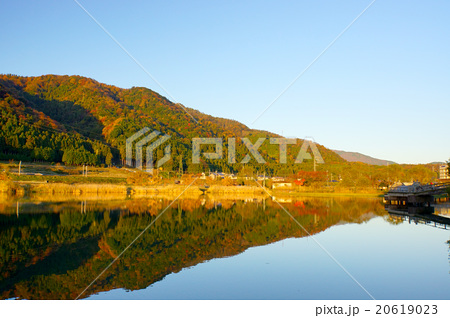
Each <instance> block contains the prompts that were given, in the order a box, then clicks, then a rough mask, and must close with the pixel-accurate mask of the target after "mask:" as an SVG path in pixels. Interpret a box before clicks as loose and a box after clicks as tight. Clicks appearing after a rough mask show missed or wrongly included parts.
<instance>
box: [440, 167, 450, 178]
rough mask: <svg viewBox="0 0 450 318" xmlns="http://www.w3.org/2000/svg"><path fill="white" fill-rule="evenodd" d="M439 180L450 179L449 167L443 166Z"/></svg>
mask: <svg viewBox="0 0 450 318" xmlns="http://www.w3.org/2000/svg"><path fill="white" fill-rule="evenodd" d="M439 179H441V180H445V179H450V175H449V174H448V165H441V166H440V167H439Z"/></svg>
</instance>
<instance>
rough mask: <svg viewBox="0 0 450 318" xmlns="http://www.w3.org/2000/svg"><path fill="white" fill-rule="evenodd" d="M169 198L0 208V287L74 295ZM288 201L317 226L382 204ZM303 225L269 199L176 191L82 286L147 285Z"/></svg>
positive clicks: (34, 294)
mask: <svg viewBox="0 0 450 318" xmlns="http://www.w3.org/2000/svg"><path fill="white" fill-rule="evenodd" d="M169 203H170V202H169V201H167V200H160V199H142V200H133V201H131V200H129V201H121V202H108V203H105V204H104V206H100V205H98V204H95V203H88V204H87V210H86V213H80V209H79V207H80V206H79V204H76V203H69V204H67V205H61V204H55V205H52V206H46V207H47V208H48V209H47V210H48V211H52V212H51V213H40V214H36V213H25V212H22V213H23V214H21V215H20V217H19V218H17V217H16V215H15V214H7V215H0V270H1V273H2V274H1V275H2V276H1V278H0V293H1V297H2V298H9V297H20V298H37V299H42V298H44V299H53V298H62V299H67V298H74V297H76V296H77V295H78V293H79V292H81V291H82V290H83V289H84V288H85V287H86V286H87V285H88V284H89V283H90V282H91V281H92V280H93V279H94V278H95V277H96V276H97V275H98V273H100V272H101V271H102V270H103V269H104V268H105V267H106V265H108V264H109V262H110V261H111V260H112V259H113V258H114V257H115V256H117V255H118V254H119V253H120V252H121V251H122V250H123V249H124V248H125V247H126V246H127V245H128V244H129V243H130V242H131V241H132V240H133V239H134V238H135V237H136V236H137V235H138V234H139V233H140V232H141V231H142V230H143V229H145V227H146V226H147V225H148V224H149V223H150V222H152V220H154V218H155V215H157V213H158V212H159V211H161V210H162V209H163V208H165V207H166V206H167V205H168V204H169ZM282 205H283V207H284V208H285V209H286V210H288V211H289V213H291V214H292V215H293V216H294V217H295V218H296V219H297V220H298V221H299V222H300V223H301V224H302V225H303V226H304V227H305V229H306V230H307V231H308V232H310V233H311V234H314V233H318V232H320V231H323V230H325V229H327V228H328V227H330V226H332V225H334V224H337V223H340V222H358V223H359V222H364V221H366V220H368V219H370V218H371V217H373V216H374V215H381V214H383V213H384V209H383V206H382V204H381V202H380V201H379V200H378V199H349V198H342V199H338V198H336V199H320V198H308V199H297V200H294V201H293V202H291V203H283V204H282ZM29 208H30V209H31V210H33V209H34V208H33V207H29ZM41 208H42V206H41ZM24 209H25V210H26V207H25V208H24ZM305 235H306V234H305V233H304V232H303V231H302V230H301V229H300V227H299V226H298V225H297V224H295V222H293V220H291V219H290V217H288V216H287V215H286V213H285V212H284V211H283V210H281V209H280V208H279V206H278V204H277V203H275V202H272V201H271V200H267V201H266V202H264V201H262V200H260V201H253V202H245V201H223V202H217V201H216V202H213V201H210V200H209V201H208V200H206V201H204V202H202V201H199V200H187V199H184V200H179V201H178V202H176V203H174V204H173V205H172V206H171V208H170V209H168V210H167V212H166V213H165V214H164V215H163V216H162V217H161V218H159V219H158V220H157V221H156V222H155V224H154V225H153V226H152V227H150V228H149V230H148V231H147V232H146V233H145V234H143V235H142V237H141V238H140V239H139V240H137V241H136V243H135V244H134V245H133V246H132V247H131V248H130V249H129V250H127V252H126V253H124V255H123V256H122V257H121V258H120V259H119V260H118V261H117V262H116V263H115V264H114V265H113V266H112V267H111V268H110V269H109V270H108V271H107V272H106V273H105V274H104V275H103V276H102V277H101V278H100V279H99V280H98V281H97V282H96V283H95V284H94V285H93V286H92V288H91V289H90V290H89V291H88V292H87V293H88V294H86V295H84V296H88V295H89V294H91V293H93V292H99V291H104V290H110V289H113V288H126V289H130V290H134V289H141V288H145V287H147V286H149V285H150V284H152V283H154V282H156V281H158V280H161V279H162V278H163V277H164V276H166V275H167V274H170V273H171V272H178V271H180V270H181V269H183V268H185V267H188V266H192V265H195V264H198V263H200V262H203V261H205V260H209V259H212V258H218V257H225V256H230V255H236V254H238V253H241V252H242V251H244V250H245V249H247V248H248V247H251V246H258V245H264V244H268V243H271V242H275V241H278V240H282V239H285V238H288V237H303V236H305Z"/></svg>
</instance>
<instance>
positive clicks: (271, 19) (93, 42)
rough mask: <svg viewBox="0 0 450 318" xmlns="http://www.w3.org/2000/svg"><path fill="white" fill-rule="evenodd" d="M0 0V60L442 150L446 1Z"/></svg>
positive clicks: (396, 150) (323, 135)
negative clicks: (89, 14) (82, 7)
mask: <svg viewBox="0 0 450 318" xmlns="http://www.w3.org/2000/svg"><path fill="white" fill-rule="evenodd" d="M79 2H80V3H81V4H82V5H83V6H84V7H85V8H86V9H87V10H88V11H89V12H90V13H91V14H92V16H94V17H95V18H96V19H97V20H98V21H99V22H100V23H101V24H102V25H103V26H104V27H105V28H106V29H107V30H108V31H109V32H110V33H111V34H112V35H113V36H114V37H115V38H116V39H117V40H118V41H119V42H120V43H121V44H122V45H123V47H125V48H126V49H127V50H128V51H129V52H130V53H131V54H132V55H133V56H134V57H135V58H136V59H137V60H138V61H139V62H140V63H141V64H142V65H143V66H144V67H145V68H146V69H147V70H148V71H149V72H150V73H151V74H152V76H153V77H154V78H155V79H156V80H157V81H158V82H159V83H160V84H161V85H162V86H163V87H164V89H163V88H161V87H160V86H159V85H158V84H157V83H156V82H155V81H153V80H152V79H151V78H150V77H149V76H148V75H147V74H146V73H145V72H144V71H143V70H142V69H141V68H140V67H139V66H138V65H136V63H135V62H134V61H133V60H132V59H130V58H129V57H128V56H127V54H126V53H125V52H124V51H123V50H122V49H121V48H120V47H119V46H118V45H117V44H116V43H114V41H112V40H111V38H109V37H108V35H107V34H105V32H104V31H103V30H102V29H101V28H100V27H99V26H98V25H97V24H95V22H93V21H92V19H91V18H90V17H89V16H88V15H87V14H86V13H85V12H84V11H83V10H82V9H81V8H80V7H79V6H78V5H77V4H76V3H75V2H74V1H71V0H65V1H62V0H58V1H56V0H54V1H48V0H41V1H21V0H15V1H6V0H0V12H1V25H2V31H1V32H0V41H1V42H0V43H2V49H1V50H0V73H4V74H5V73H12V74H17V75H23V76H38V75H42V74H68V75H74V74H76V75H82V76H88V77H92V78H94V79H96V80H98V81H99V82H103V83H107V84H112V85H116V86H119V87H123V88H129V87H132V86H145V87H148V88H150V89H153V90H155V91H157V92H158V93H160V94H161V95H164V96H166V97H168V98H169V99H171V100H172V101H174V102H180V103H182V104H184V105H186V106H188V107H192V108H196V109H198V110H200V111H202V112H204V113H208V114H211V115H214V116H219V117H225V118H232V119H236V120H238V121H240V122H242V123H244V124H246V125H248V126H249V127H251V128H257V129H264V130H269V131H272V132H275V133H279V134H282V135H284V136H289V137H292V136H296V137H300V138H303V137H305V136H312V137H314V139H315V140H316V142H318V143H320V144H323V145H325V146H327V147H329V148H332V149H341V150H347V151H357V152H361V153H364V154H367V155H371V156H374V157H377V158H381V159H389V160H393V161H396V162H399V163H426V162H431V161H444V160H448V159H449V158H450V138H449V137H450V133H449V125H448V122H449V119H450V89H449V87H450V54H449V49H450V41H449V39H450V22H449V19H448V14H449V13H450V2H449V1H444V0H441V1H412V0H408V1H407V0H398V1H387V0H377V1H376V2H375V3H374V4H373V5H372V6H371V7H370V8H369V9H368V10H367V11H366V12H365V14H364V15H362V16H361V17H360V18H359V19H358V20H357V21H356V22H355V23H354V24H353V25H352V27H351V28H350V29H348V31H347V32H345V33H344V34H343V35H342V36H341V37H340V38H339V39H338V40H337V41H336V42H335V44H334V45H333V46H332V47H331V48H330V49H328V50H327V51H326V52H325V54H324V55H323V56H321V58H320V59H318V60H317V62H316V63H315V64H313V65H312V66H311V67H310V68H309V69H308V71H307V72H305V73H304V74H303V76H302V77H300V78H299V79H298V80H297V81H296V82H295V84H294V85H293V86H292V87H291V88H290V89H288V90H287V91H286V93H285V94H283V95H282V96H281V97H280V98H279V99H278V100H277V101H276V102H275V103H274V104H273V105H272V107H271V108H270V109H269V110H268V111H267V112H265V113H264V115H263V116H261V117H260V118H259V119H258V120H257V121H256V122H254V120H255V118H256V117H257V116H258V115H259V114H260V113H261V111H263V110H264V109H265V108H266V107H267V106H268V105H269V104H270V103H271V102H272V101H273V100H274V99H275V98H276V97H277V96H278V95H279V94H280V93H281V92H282V91H283V90H284V89H285V88H286V87H287V85H288V84H289V83H290V82H291V81H292V80H293V79H294V78H296V77H297V76H298V75H299V74H300V72H301V71H302V70H303V69H305V67H306V66H307V65H308V64H309V63H310V62H311V61H313V60H314V59H315V58H316V57H317V56H318V55H319V53H320V52H321V51H322V50H323V49H324V48H326V47H327V45H328V44H329V43H330V42H331V41H332V40H333V39H334V38H335V37H336V36H337V35H338V34H339V33H340V32H341V31H342V30H343V29H344V28H345V27H346V26H347V25H348V24H349V23H350V22H351V21H352V20H353V19H354V18H355V17H357V16H358V14H360V13H361V11H362V10H364V8H365V7H367V6H368V5H369V3H370V2H371V0H370V1H365V0H364V1H362V0H359V1H352V0H348V1H333V0H318V1H86V0H79Z"/></svg>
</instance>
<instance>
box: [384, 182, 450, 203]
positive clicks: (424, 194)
mask: <svg viewBox="0 0 450 318" xmlns="http://www.w3.org/2000/svg"><path fill="white" fill-rule="evenodd" d="M449 187H450V183H445V184H421V183H419V182H414V183H413V184H412V185H409V186H406V185H401V186H399V187H396V188H393V189H391V190H389V192H387V193H386V194H385V195H384V200H385V202H386V203H387V204H388V205H396V206H415V207H420V206H430V205H431V204H432V203H434V202H435V196H437V195H445V194H447V189H448V188H449Z"/></svg>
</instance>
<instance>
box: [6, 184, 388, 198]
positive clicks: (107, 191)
mask: <svg viewBox="0 0 450 318" xmlns="http://www.w3.org/2000/svg"><path fill="white" fill-rule="evenodd" d="M15 184H16V185H17V186H19V189H17V188H16V189H10V190H12V191H2V193H5V194H7V193H14V192H15V196H17V197H24V196H40V195H44V196H49V195H50V196H51V195H55V196H60V195H68V196H70V197H80V198H82V197H92V196H94V197H100V196H107V197H148V196H158V195H166V196H167V195H171V196H174V195H182V196H185V195H189V196H191V197H192V196H201V195H202V194H203V192H202V191H201V190H200V188H201V187H202V186H199V185H191V186H190V187H189V188H187V189H186V187H188V185H185V184H168V185H167V184H166V185H151V186H140V185H124V184H110V183H74V184H67V183H59V182H58V183H44V182H23V181H22V182H20V181H19V182H15ZM14 190H15V191H14ZM308 190H309V189H308ZM206 195H213V196H237V197H243V198H249V197H270V196H276V197H290V198H296V197H382V196H383V195H384V193H380V192H375V191H373V192H370V191H367V190H361V191H360V192H349V191H342V192H329V191H327V192H325V191H324V192H321V191H318V190H311V191H295V190H289V191H287V190H271V189H267V188H265V189H263V188H261V187H258V186H225V185H211V186H210V188H209V189H208V190H207V191H206Z"/></svg>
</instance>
